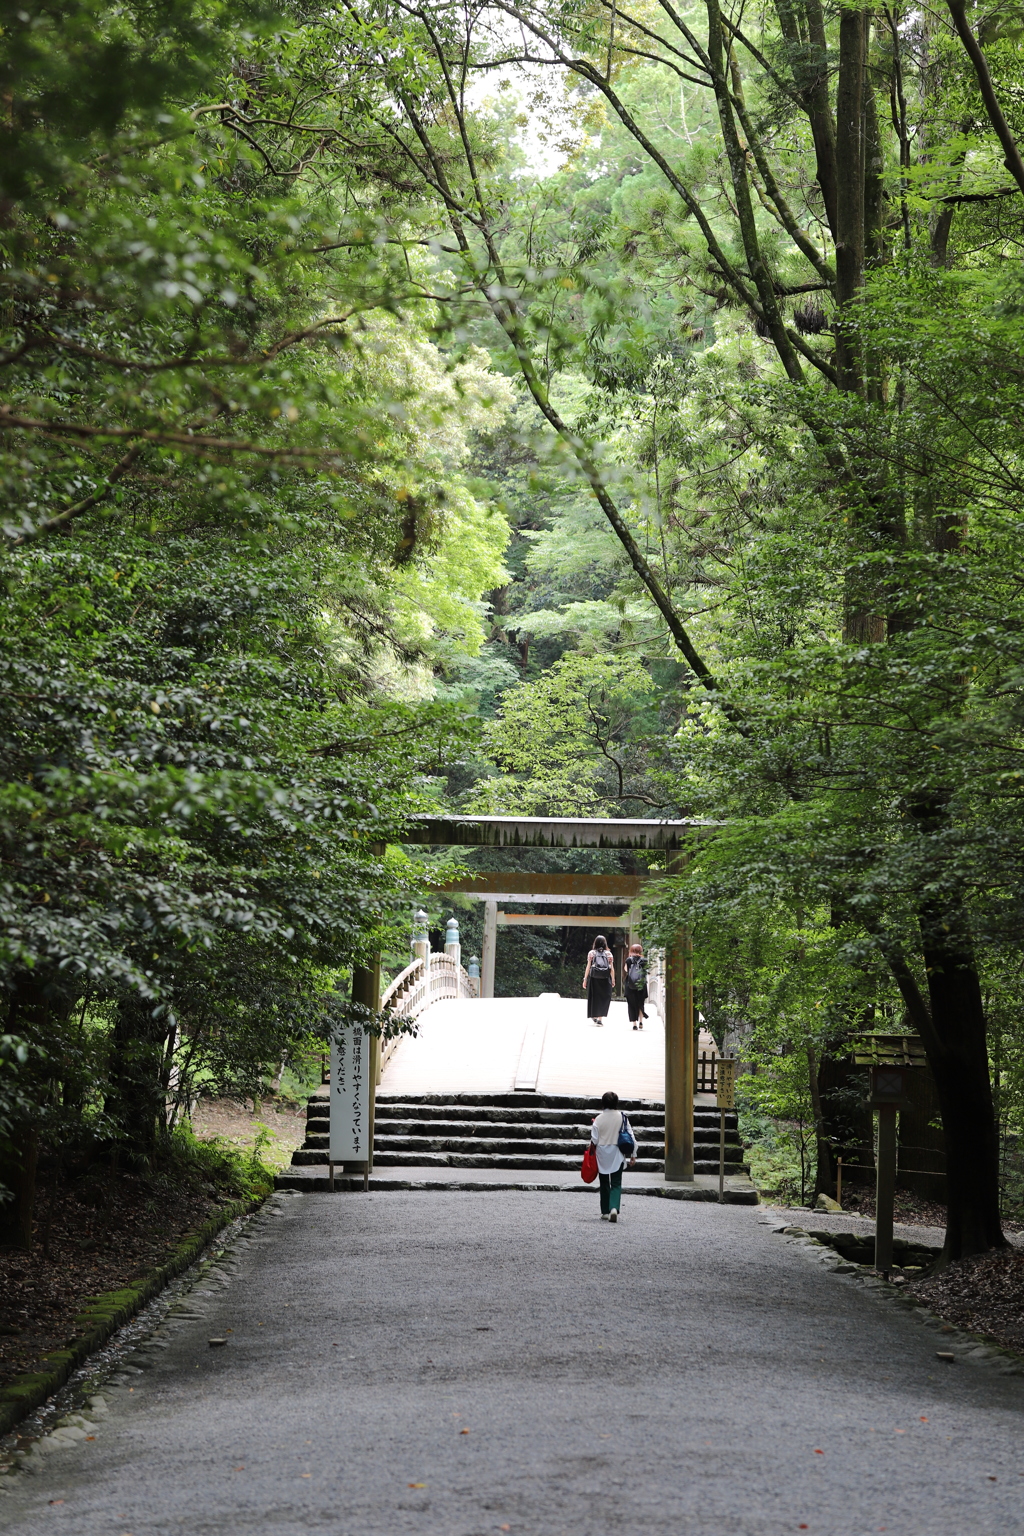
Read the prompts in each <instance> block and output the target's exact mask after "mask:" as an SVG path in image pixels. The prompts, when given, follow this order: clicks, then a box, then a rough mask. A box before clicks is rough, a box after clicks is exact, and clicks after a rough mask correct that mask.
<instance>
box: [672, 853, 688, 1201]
mask: <svg viewBox="0 0 1024 1536" xmlns="http://www.w3.org/2000/svg"><path fill="white" fill-rule="evenodd" d="M672 862H673V861H670V864H669V869H670V871H671V869H672ZM677 867H678V866H677ZM693 1068H694V1057H693V955H692V950H691V948H690V935H689V933H688V932H687V930H686V929H681V930H680V932H679V933H678V934H677V935H676V938H675V940H674V942H673V943H672V944H671V945H669V947H668V949H667V950H666V954H665V1178H666V1180H667V1181H669V1182H676V1183H680V1182H685V1183H690V1182H692V1180H693Z"/></svg>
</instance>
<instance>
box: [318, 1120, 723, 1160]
mask: <svg viewBox="0 0 1024 1536" xmlns="http://www.w3.org/2000/svg"><path fill="white" fill-rule="evenodd" d="M634 1130H636V1135H637V1140H639V1143H640V1146H663V1144H665V1130H663V1129H660V1130H657V1129H648V1127H640V1126H634ZM373 1132H375V1135H373V1144H375V1146H384V1144H387V1143H391V1141H401V1140H408V1141H410V1144H411V1143H413V1141H416V1143H418V1144H419V1143H422V1141H438V1140H448V1138H457V1140H461V1141H467V1140H471V1141H481V1143H484V1150H485V1149H487V1144H490V1143H494V1141H508V1143H511V1141H514V1143H517V1144H519V1146H522V1150H524V1152H527V1150H528V1149H530V1147H531V1146H542V1144H547V1143H582V1141H588V1140H590V1126H507V1124H484V1126H481V1124H479V1123H476V1121H468V1120H467V1121H461V1120H454V1121H445V1120H436V1121H425V1123H416V1121H407V1123H404V1121H393V1120H378V1121H376V1124H375V1127H373ZM329 1140H330V1126H329V1123H327V1121H325V1120H313V1121H310V1124H309V1126H307V1132H306V1143H304V1146H307V1147H316V1146H327V1143H329ZM694 1143H695V1144H697V1146H703V1147H717V1146H718V1134H717V1130H715V1132H714V1134H712V1132H706V1130H697V1132H695V1134H694ZM725 1144H726V1149H735V1150H737V1152H738V1150H740V1149H742V1143H740V1137H738V1132H735V1130H726V1134H725Z"/></svg>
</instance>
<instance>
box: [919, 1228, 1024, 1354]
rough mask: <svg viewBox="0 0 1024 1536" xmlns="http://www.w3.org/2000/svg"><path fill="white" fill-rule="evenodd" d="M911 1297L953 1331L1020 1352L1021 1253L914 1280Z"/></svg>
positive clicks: (1023, 1337)
mask: <svg viewBox="0 0 1024 1536" xmlns="http://www.w3.org/2000/svg"><path fill="white" fill-rule="evenodd" d="M909 1289H910V1290H912V1291H913V1293H914V1295H915V1296H919V1297H920V1299H921V1300H922V1301H923V1302H924V1303H925V1304H926V1306H928V1307H930V1308H931V1310H932V1311H933V1312H937V1313H938V1314H939V1316H940V1317H942V1318H944V1319H945V1320H946V1322H947V1323H952V1324H953V1325H954V1327H957V1328H965V1329H966V1330H967V1331H968V1332H969V1333H982V1334H985V1335H986V1336H987V1337H988V1338H991V1339H995V1340H996V1342H997V1343H999V1344H1002V1345H1004V1346H1005V1347H1006V1348H1007V1349H1015V1350H1018V1351H1019V1352H1021V1353H1024V1252H1021V1250H1020V1249H1019V1248H1012V1249H1010V1250H1009V1251H1007V1252H1004V1253H985V1254H980V1255H979V1256H978V1257H977V1258H973V1259H961V1260H960V1261H959V1262H958V1263H956V1264H950V1265H949V1267H948V1268H947V1269H944V1270H943V1271H942V1273H941V1274H938V1275H936V1276H934V1278H932V1279H927V1278H925V1279H920V1280H916V1281H914V1282H913V1283H912V1284H911V1286H910V1287H909Z"/></svg>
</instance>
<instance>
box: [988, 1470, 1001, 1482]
mask: <svg viewBox="0 0 1024 1536" xmlns="http://www.w3.org/2000/svg"><path fill="white" fill-rule="evenodd" d="M988 1480H989V1482H990V1483H997V1482H998V1481H999V1479H998V1478H997V1477H993V1476H992V1474H991V1472H990V1473H989V1477H988Z"/></svg>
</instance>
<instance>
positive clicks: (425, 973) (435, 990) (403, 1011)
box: [380, 954, 480, 1072]
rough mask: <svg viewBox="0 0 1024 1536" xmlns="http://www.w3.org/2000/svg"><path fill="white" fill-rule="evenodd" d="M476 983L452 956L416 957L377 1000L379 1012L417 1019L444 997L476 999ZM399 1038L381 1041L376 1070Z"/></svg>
mask: <svg viewBox="0 0 1024 1536" xmlns="http://www.w3.org/2000/svg"><path fill="white" fill-rule="evenodd" d="M479 987H480V983H479V981H478V980H477V979H476V978H475V977H473V976H470V975H469V973H468V972H467V971H466V969H465V967H464V966H463V965H461V964H460V962H459V961H458V960H456V959H455V958H454V956H452V955H445V954H430V955H427V956H426V957H425V958H424V957H421V956H420V957H417V958H416V959H415V960H414V961H413V962H412V964H411V965H407V966H406V968H405V970H404V971H400V972H399V974H398V975H397V976H396V977H395V979H394V981H393V982H392V983H391V985H390V986H389V987H388V988H387V990H386V991H385V993H384V996H383V997H382V998H381V1000H380V1009H381V1012H382V1013H390V1014H391V1016H392V1018H394V1019H406V1020H410V1021H411V1020H413V1019H418V1018H419V1016H420V1014H421V1013H425V1012H426V1010H427V1009H428V1008H429V1007H430V1005H431V1003H437V1002H440V1001H441V999H442V998H446V997H477V996H478V995H479ZM400 1039H401V1036H398V1037H396V1038H395V1039H393V1040H385V1041H384V1042H383V1045H382V1048H381V1053H380V1071H381V1072H383V1070H384V1068H385V1067H386V1066H387V1064H388V1061H389V1060H390V1059H391V1056H392V1054H393V1053H394V1050H395V1047H396V1046H397V1045H398V1041H399V1040H400Z"/></svg>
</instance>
